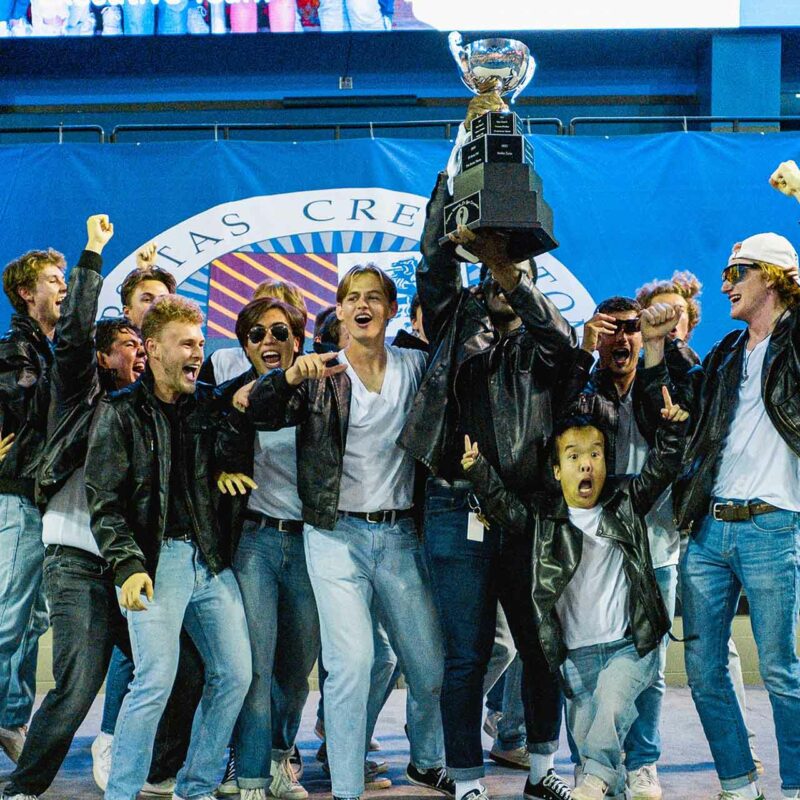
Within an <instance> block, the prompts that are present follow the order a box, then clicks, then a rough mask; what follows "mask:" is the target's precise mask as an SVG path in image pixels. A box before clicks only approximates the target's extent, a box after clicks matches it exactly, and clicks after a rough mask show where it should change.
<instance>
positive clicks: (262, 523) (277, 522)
mask: <svg viewBox="0 0 800 800" xmlns="http://www.w3.org/2000/svg"><path fill="white" fill-rule="evenodd" d="M244 518H245V519H246V520H248V521H249V522H255V523H256V524H257V525H258V526H259V527H262V528H275V529H276V530H277V531H278V532H280V533H302V532H303V521H302V520H300V519H278V518H277V517H271V516H269V514H261V513H259V512H258V511H245V512H244Z"/></svg>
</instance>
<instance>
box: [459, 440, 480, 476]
mask: <svg viewBox="0 0 800 800" xmlns="http://www.w3.org/2000/svg"><path fill="white" fill-rule="evenodd" d="M479 455H480V451H479V450H478V443H477V442H475V444H472V442H471V441H470V440H469V436H465V437H464V455H463V456H461V469H463V470H464V472H469V470H471V469H472V468H473V467H474V466H475V462H476V461H477V460H478V456H479Z"/></svg>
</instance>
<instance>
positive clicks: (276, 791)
mask: <svg viewBox="0 0 800 800" xmlns="http://www.w3.org/2000/svg"><path fill="white" fill-rule="evenodd" d="M270 774H271V775H272V783H271V784H270V787H269V795H270V797H277V798H279V800H306V798H307V797H308V792H307V791H306V790H305V789H304V788H303V787H302V786H301V785H300V784H299V783H298V782H297V778H295V776H294V770H293V769H292V765H291V762H290V761H289V759H288V758H284V759H283V761H273V762H272V766H271V768H270Z"/></svg>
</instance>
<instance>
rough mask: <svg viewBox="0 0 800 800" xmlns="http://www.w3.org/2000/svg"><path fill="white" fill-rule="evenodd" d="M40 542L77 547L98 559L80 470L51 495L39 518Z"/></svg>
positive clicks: (84, 484)
mask: <svg viewBox="0 0 800 800" xmlns="http://www.w3.org/2000/svg"><path fill="white" fill-rule="evenodd" d="M42 542H43V543H44V545H45V546H47V545H48V544H60V545H66V546H68V547H77V548H79V549H80V550H86V551H87V552H88V553H93V554H94V555H96V556H99V555H100V550H99V549H98V547H97V542H96V541H95V538H94V536H92V528H91V526H90V524H89V503H88V501H87V500H86V481H85V479H84V474H83V467H81V468H80V469H76V470H75V472H73V473H72V475H70V476H69V478H68V479H67V482H66V483H65V484H64V485H63V486H62V487H61V488H60V489H59V490H58V491H57V492H56V493H55V494H54V495H53V497H52V498H51V499H50V502H49V503H48V504H47V510H46V511H45V512H44V516H43V517H42Z"/></svg>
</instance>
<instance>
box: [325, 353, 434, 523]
mask: <svg viewBox="0 0 800 800" xmlns="http://www.w3.org/2000/svg"><path fill="white" fill-rule="evenodd" d="M339 359H340V360H341V362H342V363H345V364H347V376H348V377H349V378H350V382H351V387H352V388H351V395H350V419H349V423H348V426H347V443H346V445H345V450H344V459H343V463H342V479H341V482H340V484H339V509H340V510H341V511H381V510H389V509H398V510H399V509H405V508H410V507H411V504H412V500H413V497H412V495H413V484H414V459H413V458H412V457H411V456H410V455H409V454H408V453H407V452H406V451H405V450H403V449H401V448H400V447H398V445H397V437H398V436H399V435H400V431H401V430H402V429H403V425H404V424H405V421H406V416H407V415H408V412H409V411H410V410H411V403H412V402H413V400H414V395H415V394H416V392H417V388H418V387H419V383H420V380H421V379H422V373H423V372H424V371H425V354H424V353H422V352H421V351H419V350H406V349H402V348H399V347H392V346H391V345H386V373H385V375H384V377H383V386H382V387H381V390H380V392H370V391H368V390H367V387H366V386H364V384H363V383H362V382H361V379H360V378H359V377H358V375H357V374H356V371H355V370H354V369H353V368H352V366H350V364H349V362H348V361H347V352H346V351H342V352H341V353H340V355H339Z"/></svg>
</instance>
